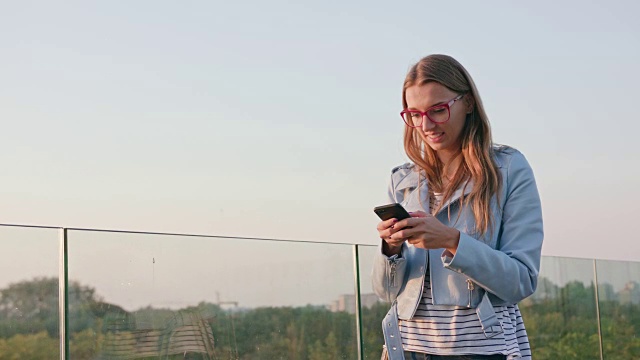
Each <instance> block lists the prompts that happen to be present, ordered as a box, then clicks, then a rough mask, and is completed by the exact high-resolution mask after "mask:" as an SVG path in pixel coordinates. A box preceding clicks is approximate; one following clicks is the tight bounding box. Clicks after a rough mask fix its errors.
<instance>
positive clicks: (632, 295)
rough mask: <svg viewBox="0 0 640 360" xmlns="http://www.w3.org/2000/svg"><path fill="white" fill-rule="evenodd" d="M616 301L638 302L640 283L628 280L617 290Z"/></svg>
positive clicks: (621, 302) (639, 299) (639, 302)
mask: <svg viewBox="0 0 640 360" xmlns="http://www.w3.org/2000/svg"><path fill="white" fill-rule="evenodd" d="M618 301H619V302H620V304H640V284H638V283H637V282H635V281H629V282H628V283H626V284H625V285H624V288H623V289H622V290H620V291H618Z"/></svg>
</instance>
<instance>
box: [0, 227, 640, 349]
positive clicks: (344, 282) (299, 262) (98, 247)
mask: <svg viewBox="0 0 640 360" xmlns="http://www.w3.org/2000/svg"><path fill="white" fill-rule="evenodd" d="M0 242H1V243H2V245H3V249H5V259H4V261H3V262H1V263H0V270H2V271H0V304H1V305H0V360H3V359H52V358H62V359H65V358H66V359H156V358H162V359H185V358H186V359H309V360H320V359H376V360H377V359H379V358H380V351H381V348H382V344H383V339H382V331H381V321H382V318H383V317H384V314H385V313H386V312H387V310H388V307H389V304H388V303H384V302H381V301H380V300H379V299H378V298H377V297H376V296H375V295H374V294H373V291H372V288H371V279H370V273H371V267H372V259H373V256H374V254H375V252H376V251H377V248H376V247H375V246H371V245H353V244H335V243H328V242H327V243H321V242H304V241H284V240H269V239H249V238H230V237H215V236H196V235H177V234H153V233H134V232H118V231H98V230H80V229H55V228H35V227H20V226H0ZM59 279H60V281H59ZM520 309H521V312H522V315H523V317H524V319H525V323H526V326H527V332H528V335H529V339H530V343H531V347H532V351H533V354H534V356H535V358H536V359H600V358H603V359H635V358H640V336H639V335H640V333H639V332H640V263H635V262H622V261H603V260H590V259H574V258H559V257H543V259H542V265H541V273H540V278H539V284H538V289H537V291H536V293H535V294H534V295H533V296H531V297H530V298H528V299H526V300H524V301H523V302H521V303H520Z"/></svg>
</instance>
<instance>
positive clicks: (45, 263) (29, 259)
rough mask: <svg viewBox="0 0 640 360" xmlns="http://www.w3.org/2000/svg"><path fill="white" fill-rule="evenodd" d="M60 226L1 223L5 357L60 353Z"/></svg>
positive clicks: (0, 346)
mask: <svg viewBox="0 0 640 360" xmlns="http://www.w3.org/2000/svg"><path fill="white" fill-rule="evenodd" d="M58 238H59V235H58V230H57V229H43V228H29V227H13V226H0V244H1V246H2V250H3V254H4V256H3V258H2V261H0V359H36V360H38V359H51V358H56V357H59V356H60V340H59V334H60V333H59V330H58V325H59V316H58V246H59V245H58Z"/></svg>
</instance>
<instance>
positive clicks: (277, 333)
mask: <svg viewBox="0 0 640 360" xmlns="http://www.w3.org/2000/svg"><path fill="white" fill-rule="evenodd" d="M69 279H70V282H71V281H73V282H74V286H75V288H76V289H77V291H76V293H77V295H76V296H73V297H71V296H70V302H71V303H72V304H73V306H75V308H77V309H82V311H79V312H75V313H73V314H71V318H70V323H71V333H72V334H73V336H75V337H77V338H80V339H82V340H83V341H85V342H84V343H82V345H81V344H80V343H74V342H72V343H71V345H70V346H71V353H72V358H73V359H98V358H147V357H148V358H159V357H162V358H163V359H164V358H171V359H172V358H176V359H177V358H180V359H183V358H184V357H185V356H186V357H187V358H189V359H191V358H195V359H229V358H233V359H236V358H240V359H279V358H283V359H324V358H327V359H328V358H331V359H355V358H356V355H357V347H356V336H355V335H356V329H355V316H354V313H355V296H354V281H353V279H354V275H353V253H352V246H351V245H336V244H317V243H303V242H285V241H258V240H248V239H239V238H235V239H219V238H203V237H181V236H167V235H151V234H129V233H106V232H88V231H72V232H70V233H69ZM70 306H71V305H70Z"/></svg>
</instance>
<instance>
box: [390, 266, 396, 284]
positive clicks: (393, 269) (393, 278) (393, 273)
mask: <svg viewBox="0 0 640 360" xmlns="http://www.w3.org/2000/svg"><path fill="white" fill-rule="evenodd" d="M389 282H390V283H391V285H390V286H389V287H394V286H396V262H395V260H394V261H392V262H391V273H390V274H389Z"/></svg>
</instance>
